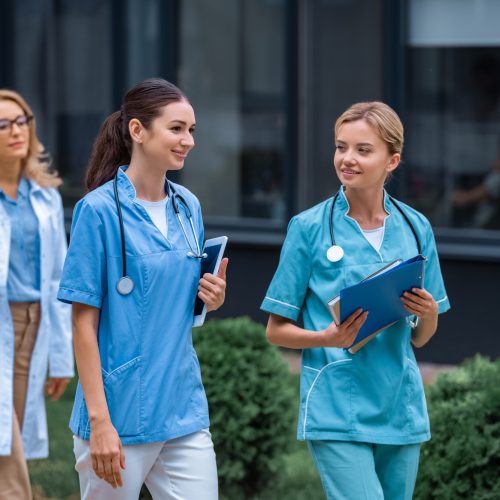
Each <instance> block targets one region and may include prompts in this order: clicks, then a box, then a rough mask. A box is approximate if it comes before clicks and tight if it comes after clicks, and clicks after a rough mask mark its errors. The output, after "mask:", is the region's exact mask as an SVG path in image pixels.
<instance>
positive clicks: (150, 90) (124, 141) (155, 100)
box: [85, 78, 189, 191]
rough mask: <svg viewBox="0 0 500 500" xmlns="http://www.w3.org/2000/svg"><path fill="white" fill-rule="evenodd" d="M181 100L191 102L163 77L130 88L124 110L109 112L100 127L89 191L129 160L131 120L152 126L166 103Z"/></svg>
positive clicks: (90, 165)
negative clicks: (134, 119) (129, 127)
mask: <svg viewBox="0 0 500 500" xmlns="http://www.w3.org/2000/svg"><path fill="white" fill-rule="evenodd" d="M179 101H187V102H189V101H188V100H187V98H186V96H185V95H184V94H183V93H182V91H181V90H180V89H179V88H177V87H176V86H175V85H174V84H173V83H170V82H167V81H166V80H163V79H161V78H149V79H148V80H144V81H142V82H141V83H139V84H137V85H136V86H135V87H133V88H132V89H130V90H129V91H128V92H127V93H126V94H125V97H124V99H123V105H122V108H121V111H116V112H115V113H113V114H112V115H110V116H109V117H108V118H107V120H106V121H105V122H104V123H103V125H102V127H101V130H99V134H98V135H97V138H96V140H95V142H94V147H93V149H92V155H91V156H90V160H89V163H88V165H87V173H86V176H85V185H86V187H87V191H92V190H93V189H96V188H97V187H99V186H102V185H103V184H104V183H106V182H108V181H109V180H111V179H112V178H113V177H114V176H115V174H116V172H117V170H118V167H119V166H120V165H125V164H127V165H128V164H129V163H130V159H131V157H132V139H131V137H130V132H129V130H128V124H129V122H130V120H131V119H133V118H136V119H137V120H139V121H140V122H141V123H142V125H143V126H144V127H145V128H146V129H149V127H150V126H151V124H152V122H153V120H154V119H156V118H157V117H158V116H160V114H161V110H162V108H163V107H164V106H167V105H168V104H171V103H172V102H179Z"/></svg>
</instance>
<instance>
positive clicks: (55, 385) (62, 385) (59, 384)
mask: <svg viewBox="0 0 500 500" xmlns="http://www.w3.org/2000/svg"><path fill="white" fill-rule="evenodd" d="M70 380H71V379H70V378H59V377H52V378H51V379H50V380H49V381H48V382H47V383H46V384H45V394H47V396H50V397H51V399H52V401H57V400H58V399H59V398H60V397H61V396H62V395H63V394H64V391H65V390H66V387H67V385H68V384H69V381H70Z"/></svg>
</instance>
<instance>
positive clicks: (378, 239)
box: [362, 226, 384, 252]
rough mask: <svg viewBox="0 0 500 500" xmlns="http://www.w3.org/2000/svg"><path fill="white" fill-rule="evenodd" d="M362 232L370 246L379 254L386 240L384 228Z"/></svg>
mask: <svg viewBox="0 0 500 500" xmlns="http://www.w3.org/2000/svg"><path fill="white" fill-rule="evenodd" d="M362 231H363V234H364V235H365V238H366V239H367V240H368V241H369V242H370V245H371V246H372V247H373V248H375V250H377V252H378V251H379V250H380V247H381V246H382V241H383V239H384V226H381V227H377V228H375V229H362Z"/></svg>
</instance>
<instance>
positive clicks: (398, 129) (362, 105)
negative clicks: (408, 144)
mask: <svg viewBox="0 0 500 500" xmlns="http://www.w3.org/2000/svg"><path fill="white" fill-rule="evenodd" d="M357 120H366V121H367V122H368V123H369V124H370V125H372V126H373V127H375V129H376V130H377V131H378V133H379V135H380V137H381V138H382V140H383V141H384V142H385V143H386V144H387V147H388V149H389V153H390V154H391V155H393V154H399V155H401V153H402V152H403V143H404V127H403V124H402V123H401V120H400V119H399V116H398V115H397V113H396V112H395V111H394V110H393V109H392V108H391V107H390V106H388V105H387V104H385V103H383V102H380V101H372V102H358V103H356V104H353V105H352V106H351V107H349V108H348V109H347V110H346V111H344V112H343V113H342V114H341V115H340V116H339V118H338V119H337V121H336V122H335V137H337V135H338V133H339V129H340V127H341V126H342V125H344V123H349V122H355V121H357Z"/></svg>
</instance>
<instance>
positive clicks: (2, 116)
mask: <svg viewBox="0 0 500 500" xmlns="http://www.w3.org/2000/svg"><path fill="white" fill-rule="evenodd" d="M20 116H25V113H24V111H23V109H22V108H21V106H19V104H17V103H15V102H14V101H11V100H8V99H2V100H0V120H9V121H12V120H15V119H16V118H18V117H20ZM29 140H30V129H29V126H28V124H26V125H21V126H19V125H17V124H12V126H11V127H5V128H4V129H2V130H0V163H1V162H3V161H9V162H11V161H21V160H23V159H24V158H26V157H27V156H28V150H29Z"/></svg>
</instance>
